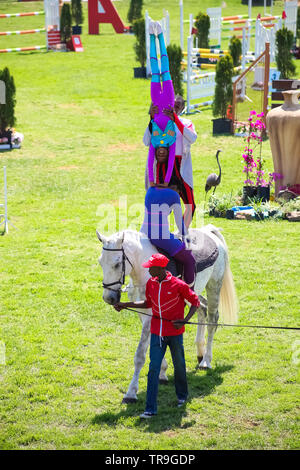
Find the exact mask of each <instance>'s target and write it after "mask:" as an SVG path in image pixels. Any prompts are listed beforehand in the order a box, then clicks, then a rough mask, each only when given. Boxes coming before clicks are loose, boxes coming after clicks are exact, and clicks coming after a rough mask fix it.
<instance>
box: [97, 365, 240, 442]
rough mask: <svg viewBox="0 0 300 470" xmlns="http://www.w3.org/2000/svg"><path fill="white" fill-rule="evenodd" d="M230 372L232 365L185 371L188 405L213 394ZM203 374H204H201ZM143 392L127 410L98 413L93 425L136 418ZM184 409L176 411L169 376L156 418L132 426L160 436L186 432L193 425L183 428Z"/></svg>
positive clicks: (142, 403) (172, 379)
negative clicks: (171, 432) (170, 432)
mask: <svg viewBox="0 0 300 470" xmlns="http://www.w3.org/2000/svg"><path fill="white" fill-rule="evenodd" d="M232 369H233V365H219V366H217V367H215V368H214V369H211V370H208V371H206V372H203V371H196V370H195V371H190V372H187V380H188V386H189V398H188V402H187V404H188V403H189V402H190V401H191V400H193V398H199V397H202V398H204V397H206V396H208V395H210V394H211V393H213V392H214V391H215V389H216V387H218V386H219V385H221V383H222V382H223V377H222V375H223V374H224V373H225V372H228V371H230V370H232ZM201 374H204V375H201ZM145 401H146V392H145V391H144V392H141V393H139V394H138V402H137V403H134V404H126V405H122V406H126V409H121V410H120V411H119V412H118V413H113V412H106V413H102V414H97V415H95V416H94V418H93V419H92V424H94V425H103V424H105V425H107V426H112V427H115V426H117V425H118V424H119V422H124V420H125V421H126V419H127V418H128V419H130V418H132V417H138V416H139V415H140V414H141V413H142V412H143V411H144V409H145ZM186 415H187V413H186V406H183V407H181V408H177V399H176V395H175V388H174V377H173V376H172V377H170V379H169V384H168V385H167V386H159V390H158V415H157V416H155V417H154V418H151V419H149V420H138V421H136V422H135V423H134V426H135V427H139V428H141V429H144V430H145V431H149V432H157V433H160V432H162V431H167V430H170V429H176V428H182V429H186V428H189V427H191V426H193V425H194V424H195V420H193V419H191V420H190V421H189V422H185V423H184V424H183V425H182V418H183V417H184V416H186Z"/></svg>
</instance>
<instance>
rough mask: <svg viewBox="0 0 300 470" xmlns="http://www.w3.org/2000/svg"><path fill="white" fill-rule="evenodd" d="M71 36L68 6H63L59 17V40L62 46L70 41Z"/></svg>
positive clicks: (65, 4) (70, 19)
mask: <svg viewBox="0 0 300 470" xmlns="http://www.w3.org/2000/svg"><path fill="white" fill-rule="evenodd" d="M71 36H72V17H71V9H70V5H69V4H67V3H64V4H63V7H62V9H61V16H60V38H61V41H62V42H63V43H64V44H67V42H68V41H70V39H71Z"/></svg>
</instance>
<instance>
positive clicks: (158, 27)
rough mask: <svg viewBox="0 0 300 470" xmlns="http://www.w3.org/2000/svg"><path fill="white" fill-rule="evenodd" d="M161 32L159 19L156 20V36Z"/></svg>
mask: <svg viewBox="0 0 300 470" xmlns="http://www.w3.org/2000/svg"><path fill="white" fill-rule="evenodd" d="M160 33H162V27H161V24H160V22H159V21H156V36H158V35H159V34H160Z"/></svg>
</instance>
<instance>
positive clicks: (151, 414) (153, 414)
mask: <svg viewBox="0 0 300 470" xmlns="http://www.w3.org/2000/svg"><path fill="white" fill-rule="evenodd" d="M153 416H156V414H155V413H151V412H150V411H144V413H142V414H141V415H140V418H143V419H144V418H146V419H148V418H153Z"/></svg>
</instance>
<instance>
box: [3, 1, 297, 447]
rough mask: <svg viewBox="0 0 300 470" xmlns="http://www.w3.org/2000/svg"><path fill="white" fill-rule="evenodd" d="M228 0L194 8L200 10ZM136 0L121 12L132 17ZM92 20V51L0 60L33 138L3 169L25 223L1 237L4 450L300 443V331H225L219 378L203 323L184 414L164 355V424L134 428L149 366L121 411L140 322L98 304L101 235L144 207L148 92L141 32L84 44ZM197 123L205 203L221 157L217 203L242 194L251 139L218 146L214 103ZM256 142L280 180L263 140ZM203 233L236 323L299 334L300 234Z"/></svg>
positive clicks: (278, 229)
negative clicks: (204, 346) (205, 364)
mask: <svg viewBox="0 0 300 470" xmlns="http://www.w3.org/2000/svg"><path fill="white" fill-rule="evenodd" d="M174 3H175V6H174ZM219 3H220V2H219V1H203V2H201V5H202V9H203V10H204V9H205V8H206V7H207V6H208V5H209V6H218V5H219ZM226 3H227V8H226V9H224V15H225V14H226V15H227V14H228V15H229V14H233V13H243V12H244V11H245V9H246V7H244V6H243V5H241V2H240V1H239V0H229V1H227V2H226ZM280 3H282V2H276V9H277V8H279V7H278V6H277V4H280ZM128 5H129V1H128V0H126V1H125V0H124V1H122V2H116V3H115V6H116V7H117V9H118V11H119V13H120V16H121V17H122V18H123V19H124V21H125V20H126V14H127V11H128ZM184 5H185V17H186V18H188V14H189V13H190V12H192V13H194V14H197V12H198V8H199V7H198V6H197V5H198V3H197V2H194V1H185V2H184ZM163 8H166V9H168V10H169V12H170V19H171V40H172V41H176V42H177V43H179V26H178V25H179V8H178V7H177V2H171V1H166V2H161V1H157V0H152V1H151V2H150V1H146V2H145V9H148V10H149V14H150V15H151V16H152V17H153V18H160V17H161V16H162V10H163ZM33 9H34V10H39V9H42V2H35V4H34V8H33V3H30V2H29V3H28V4H26V3H24V4H23V3H17V2H7V1H6V2H1V3H0V13H5V12H13V11H15V12H18V11H25V10H26V11H31V10H33ZM254 11H255V12H257V11H258V9H255V10H254ZM85 17H86V21H85V24H84V34H83V37H82V41H83V45H84V48H85V51H84V53H81V54H80V53H78V54H73V53H44V52H34V53H25V54H22V53H16V54H15V53H14V54H7V55H6V54H1V55H0V68H3V67H4V66H8V67H9V69H10V71H11V73H12V74H13V76H14V78H15V82H16V87H17V109H16V115H17V120H18V122H17V126H16V127H17V130H19V131H20V132H22V133H24V135H25V140H24V143H23V146H22V149H21V150H14V151H12V152H9V153H1V154H0V160H1V164H0V171H1V173H0V175H1V176H0V177H1V178H2V167H3V166H4V165H6V167H7V176H8V192H9V218H10V220H11V221H12V222H13V224H14V225H15V226H16V227H17V229H14V228H10V231H9V234H8V235H5V236H3V237H0V259H1V269H0V282H1V292H0V315H1V316H0V322H1V323H0V342H1V343H0V346H2V350H3V346H5V353H6V354H5V356H6V361H5V362H6V363H5V364H2V365H1V364H0V399H1V407H0V448H1V449H152V450H154V449H157V450H159V449H299V422H298V421H297V418H298V416H299V414H297V413H298V411H299V344H300V343H299V334H298V332H297V331H285V330H282V331H280V330H255V329H253V330H250V329H240V328H230V329H229V328H227V329H226V328H220V329H219V331H218V332H217V334H216V336H215V343H214V359H213V369H212V370H211V371H209V372H204V371H200V372H199V371H197V372H195V365H196V351H195V345H194V338H195V333H196V329H195V327H192V326H190V327H188V328H187V332H186V334H185V348H186V359H187V369H188V381H189V389H190V401H189V402H188V404H187V407H186V409H185V410H183V409H177V408H176V406H175V404H176V400H175V393H174V385H173V368H172V365H171V361H170V355H169V353H168V354H167V359H168V361H169V363H170V365H169V369H168V375H169V379H170V384H169V385H168V386H167V387H161V388H160V390H159V416H158V417H157V418H155V419H154V420H152V421H151V422H148V421H147V422H146V423H144V422H141V421H140V419H139V414H140V413H141V412H142V411H143V410H144V402H145V393H146V377H147V372H148V360H147V363H146V365H145V367H144V368H143V370H142V373H141V379H140V390H139V395H138V398H139V400H138V403H137V404H136V405H127V406H126V405H121V400H122V397H123V394H124V392H125V391H126V389H127V387H128V385H129V382H130V380H131V377H132V374H133V357H134V352H135V349H136V346H137V343H138V340H139V335H140V325H139V320H138V319H137V317H136V316H135V314H134V313H130V312H126V313H125V312H121V313H117V312H116V311H115V310H114V309H113V308H111V307H109V306H108V305H106V304H105V303H104V302H103V301H102V289H101V280H102V272H101V270H100V267H99V266H98V261H97V259H98V257H99V255H100V251H101V250H100V245H99V243H98V241H97V238H96V235H95V231H96V228H97V227H99V226H100V223H101V216H100V215H101V213H100V210H99V206H100V208H101V205H102V204H112V205H113V206H114V207H116V208H117V205H118V201H119V198H120V197H124V196H125V195H126V196H127V204H128V208H129V209H130V213H129V221H131V222H132V221H133V210H134V207H132V205H133V204H137V203H139V204H143V199H144V168H145V161H146V155H147V150H146V149H145V147H144V146H143V144H142V136H143V132H144V129H145V127H146V125H147V123H148V115H147V111H148V107H149V101H150V99H149V97H150V82H149V81H147V80H142V79H134V78H133V67H135V66H137V64H136V62H135V58H134V51H133V44H134V37H133V36H131V35H117V34H115V33H114V31H113V29H112V27H111V26H110V25H103V26H101V35H100V36H88V35H87V14H86V15H85ZM33 20H34V21H33V22H29V20H28V18H25V19H19V20H14V21H13V20H12V19H11V20H9V22H8V24H7V23H5V21H6V20H0V21H1V22H3V25H2V23H0V24H1V28H0V30H5V29H27V26H28V25H29V28H32V27H39V25H41V24H42V23H43V21H42V20H41V18H39V17H36V18H33ZM38 20H39V21H38ZM125 22H126V21H125ZM4 25H5V26H4ZM38 36H39V35H36V37H35V36H32V37H31V39H30V38H29V37H24V41H23V38H21V39H22V44H25V45H30V44H42V43H43V42H42V41H43V37H42V35H41V37H40V38H38ZM17 39H19V42H17ZM33 39H34V40H35V41H36V42H32V40H33ZM30 41H31V42H30ZM0 43H1V46H0V48H5V47H15V46H19V45H20V38H18V37H17V38H16V37H4V38H3V37H1V38H0ZM297 76H298V77H299V76H300V64H299V61H298V62H297ZM192 119H193V122H194V124H195V127H196V129H197V132H198V140H197V142H196V143H195V144H194V145H193V148H192V156H193V167H194V182H195V196H196V203H197V205H198V207H199V208H200V207H201V206H202V201H203V200H204V195H205V193H204V186H205V180H206V177H207V176H208V174H209V173H211V172H212V171H217V166H216V161H215V153H216V150H217V149H219V148H220V149H222V153H221V155H220V156H221V164H222V176H223V178H222V183H221V185H220V186H219V188H218V189H217V192H216V194H219V195H220V194H222V193H230V192H231V191H233V193H236V192H237V191H238V190H240V189H241V188H242V184H243V179H244V178H243V174H242V167H243V164H242V162H241V160H242V157H241V155H242V151H243V148H244V143H243V141H242V140H241V139H239V138H234V137H231V136H229V137H224V136H222V137H212V123H211V119H212V114H211V109H207V110H205V111H203V112H202V113H199V114H195V115H193V116H192ZM263 148H264V157H265V160H266V162H267V165H268V168H269V169H270V171H271V170H272V156H271V151H270V146H269V142H268V141H266V142H265V143H264V147H263ZM0 181H1V180H0ZM0 191H1V194H2V183H0ZM0 202H2V201H1V197H0ZM141 221H142V215H139V216H138V224H139V223H141ZM200 222H201V217H200ZM204 223H214V224H215V225H217V226H219V227H222V228H223V230H224V231H223V234H224V236H225V238H226V240H227V243H228V246H229V250H230V255H231V266H232V271H233V275H234V278H235V282H236V288H237V293H238V298H239V304H240V317H239V321H240V323H242V324H245V323H248V324H262V325H275V326H280V325H285V326H298V325H299V274H300V273H299V262H300V256H299V225H298V224H293V223H290V222H287V221H265V222H254V221H253V222H249V221H230V220H226V219H213V218H209V217H207V216H205V220H204ZM138 224H137V225H138ZM124 298H125V296H124ZM0 362H1V361H0Z"/></svg>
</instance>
